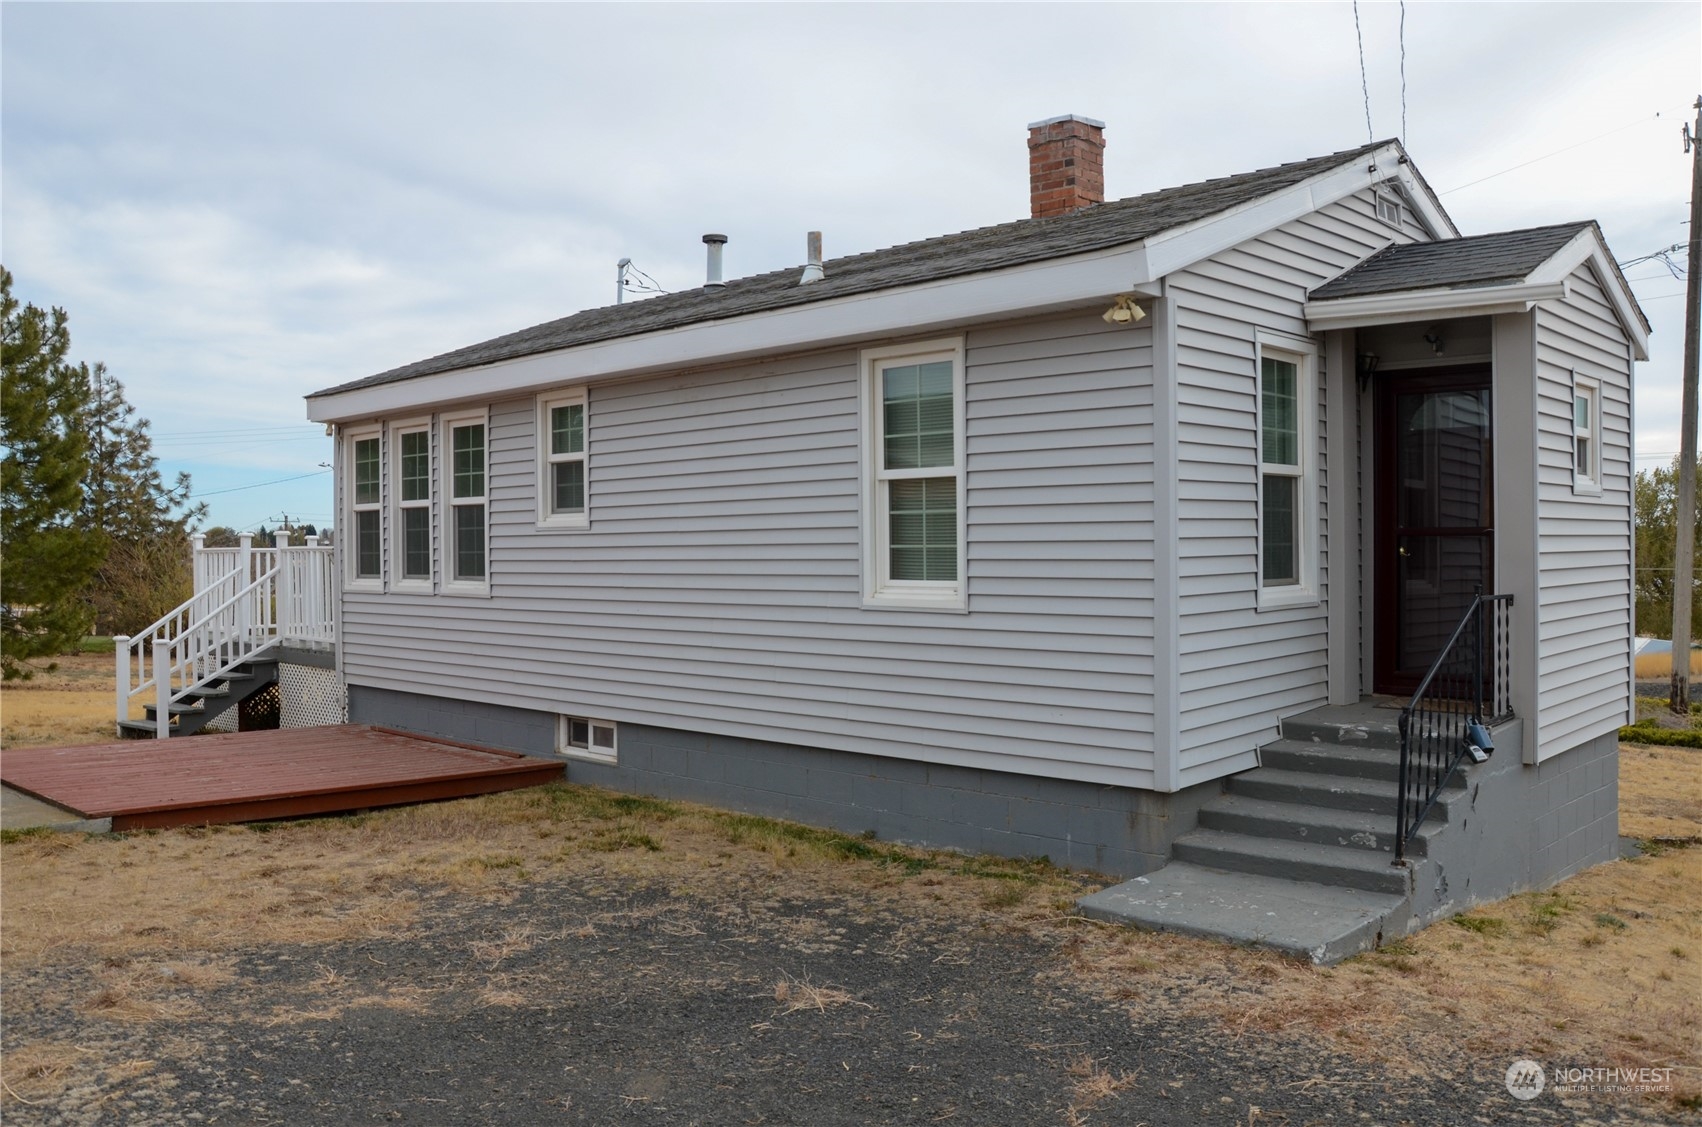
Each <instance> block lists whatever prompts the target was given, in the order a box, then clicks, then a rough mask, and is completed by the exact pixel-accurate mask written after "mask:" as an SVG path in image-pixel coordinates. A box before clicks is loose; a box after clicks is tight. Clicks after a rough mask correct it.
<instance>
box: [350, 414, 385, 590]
mask: <svg viewBox="0 0 1702 1127" xmlns="http://www.w3.org/2000/svg"><path fill="white" fill-rule="evenodd" d="M381 445H382V443H381V442H380V440H379V432H378V431H376V430H365V431H354V432H351V433H350V435H349V444H348V447H347V449H348V460H349V479H348V480H349V484H348V490H349V500H348V504H349V528H350V531H351V533H352V535H351V536H350V537H349V543H348V548H347V549H346V556H345V558H346V560H347V566H348V574H349V582H350V583H351V585H359V586H364V587H381V586H382V585H383V582H384V540H383V532H382V518H383V506H382V495H381V490H382V487H383V486H382V480H381V479H382V474H381V472H380V471H381V469H382V466H383V456H382V453H381V450H380V447H381Z"/></svg>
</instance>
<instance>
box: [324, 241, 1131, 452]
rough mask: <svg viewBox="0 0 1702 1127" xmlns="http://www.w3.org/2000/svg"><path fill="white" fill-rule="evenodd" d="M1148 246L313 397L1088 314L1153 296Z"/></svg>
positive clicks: (423, 395) (609, 370) (382, 412)
mask: <svg viewBox="0 0 1702 1127" xmlns="http://www.w3.org/2000/svg"><path fill="white" fill-rule="evenodd" d="M1161 292H1162V287H1161V286H1159V285H1154V284H1152V282H1151V281H1150V280H1149V278H1148V276H1147V269H1146V258H1145V247H1144V246H1143V245H1142V244H1140V243H1133V244H1129V245H1127V246H1121V247H1114V248H1112V249H1110V250H1101V251H1095V252H1092V253H1089V254H1082V255H1073V256H1071V257H1068V258H1056V259H1049V260H1046V261H1043V262H1036V263H1028V264H1025V265H1022V266H1013V267H1010V268H1007V269H1004V270H991V271H983V272H981V273H978V274H965V275H959V276H955V277H951V278H942V279H940V280H938V281H934V282H925V283H920V284H917V285H910V286H901V287H896V288H894V289H888V290H876V291H874V292H872V293H863V294H853V295H850V296H847V297H842V298H833V299H829V300H827V301H816V302H810V303H808V304H805V305H797V306H792V307H789V308H785V309H773V310H765V311H762V312H757V313H748V314H745V315H743V316H739V317H729V318H723V319H721V320H715V321H701V322H697V323H694V324H690V325H680V326H676V327H673V328H669V329H661V330H657V331H655V332H650V333H643V334H639V335H637V336H630V337H616V338H613V339H611V340H604V341H596V342H592V343H589V344H581V345H574V346H572V347H569V348H561V349H554V350H551V351H547V352H539V353H534V354H531V355H528V356H519V357H515V358H513V359H508V360H499V361H496V362H495V363H490V364H483V365H477V366H473V367H467V368H456V369H453V370H451V371H447V372H437V373H433V374H430V375H423V376H415V377H413V378H410V379H405V380H397V381H394V382H391V383H382V384H372V385H369V386H365V387H356V388H350V389H348V390H346V391H327V392H317V393H315V394H313V395H309V396H308V397H307V417H308V418H309V419H311V420H312V421H314V422H319V423H344V422H353V421H357V420H363V419H374V418H385V417H388V416H390V415H393V414H395V413H397V412H400V411H417V410H420V409H422V408H423V409H430V408H433V407H438V406H448V405H451V404H455V403H465V402H473V401H482V402H492V401H495V400H497V399H502V398H509V397H518V396H524V395H529V394H534V393H537V392H539V391H544V390H547V389H550V388H559V387H572V386H575V385H578V384H586V383H590V382H592V381H596V380H606V379H618V378H624V377H628V376H638V375H646V374H649V373H653V372H659V371H679V370H682V369H686V368H700V367H708V366H712V365H716V364H723V363H730V362H733V361H737V360H742V359H749V358H751V357H757V356H775V355H783V354H786V353H795V352H801V351H807V350H814V349H818V348H828V347H833V346H836V345H845V344H851V343H855V342H858V341H867V340H872V339H881V338H884V339H892V338H901V337H903V336H907V335H914V334H920V333H923V332H927V331H932V330H937V329H938V328H940V327H941V326H945V325H965V324H971V323H974V322H976V321H981V320H988V319H992V318H998V317H1008V316H1010V315H1012V314H1020V315H1031V314H1040V313H1046V312H1051V311H1056V310H1060V309H1068V308H1072V307H1081V306H1084V305H1088V304H1091V303H1094V302H1097V301H1101V300H1108V299H1109V298H1111V297H1112V296H1114V295H1116V294H1121V293H1133V294H1137V295H1144V296H1149V297H1150V296H1157V295H1158V294H1159V293H1161Z"/></svg>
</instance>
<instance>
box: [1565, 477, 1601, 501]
mask: <svg viewBox="0 0 1702 1127" xmlns="http://www.w3.org/2000/svg"><path fill="white" fill-rule="evenodd" d="M1572 493H1573V495H1574V496H1576V497H1600V496H1601V495H1602V483H1601V482H1599V481H1591V480H1590V479H1589V478H1587V477H1575V478H1573V479H1572Z"/></svg>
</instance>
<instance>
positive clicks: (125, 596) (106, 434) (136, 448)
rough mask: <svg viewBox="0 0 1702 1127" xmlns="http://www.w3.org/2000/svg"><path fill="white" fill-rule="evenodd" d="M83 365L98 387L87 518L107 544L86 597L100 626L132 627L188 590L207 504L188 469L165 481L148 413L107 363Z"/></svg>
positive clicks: (92, 410) (128, 630) (92, 409)
mask: <svg viewBox="0 0 1702 1127" xmlns="http://www.w3.org/2000/svg"><path fill="white" fill-rule="evenodd" d="M79 371H81V372H82V373H83V375H84V378H85V379H86V380H87V382H88V385H89V387H90V388H91V389H92V390H91V402H90V405H89V428H88V429H89V479H88V487H87V489H86V490H85V491H84V503H83V521H84V524H85V526H86V527H87V528H89V529H91V530H93V531H95V532H96V533H98V534H99V535H100V537H101V539H102V540H103V542H104V543H105V545H106V560H105V563H104V564H103V565H102V566H101V569H100V572H99V574H98V576H97V579H96V582H95V583H94V584H92V585H91V586H90V587H89V589H88V592H87V595H86V599H87V602H88V606H89V609H90V610H91V611H93V612H94V617H95V623H96V625H97V626H99V627H101V628H103V629H104V630H107V631H110V632H112V633H115V634H134V633H136V632H137V631H139V630H142V629H143V628H145V627H147V626H148V625H149V624H150V623H152V622H154V621H155V620H156V619H158V618H159V617H160V616H161V615H163V614H165V613H166V612H167V611H169V610H171V608H172V607H175V606H177V605H178V604H179V603H181V602H182V601H183V600H184V599H186V598H188V597H189V594H190V586H191V584H192V583H193V578H192V576H191V575H190V568H189V531H190V527H191V526H192V525H193V524H194V523H195V522H196V521H198V520H200V519H201V518H202V517H203V516H204V515H206V511H207V509H206V506H205V505H192V504H191V503H190V500H189V475H188V474H184V473H180V474H178V475H177V480H176V481H175V482H173V483H172V484H171V485H169V486H168V485H167V484H165V481H164V479H162V478H161V476H160V470H159V460H158V459H157V458H156V457H155V456H154V449H153V446H154V443H153V438H152V437H151V436H150V435H149V434H148V420H147V419H142V418H137V417H136V409H135V408H134V407H132V406H131V405H130V403H129V401H128V400H126V399H125V397H124V385H123V384H122V383H120V382H119V380H118V379H117V377H115V376H113V375H112V374H111V373H109V372H108V371H107V370H106V365H105V364H96V365H94V366H93V368H90V367H89V366H88V365H87V364H84V365H82V366H80V368H79Z"/></svg>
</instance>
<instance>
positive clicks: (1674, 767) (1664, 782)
mask: <svg viewBox="0 0 1702 1127" xmlns="http://www.w3.org/2000/svg"><path fill="white" fill-rule="evenodd" d="M1619 832H1620V833H1622V834H1624V835H1625V836H1626V837H1635V838H1638V839H1646V838H1677V839H1686V838H1695V837H1699V836H1702V748H1693V747H1640V746H1638V747H1634V746H1632V745H1630V744H1627V745H1625V746H1623V747H1621V748H1620V750H1619Z"/></svg>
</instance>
